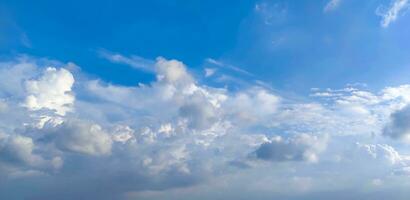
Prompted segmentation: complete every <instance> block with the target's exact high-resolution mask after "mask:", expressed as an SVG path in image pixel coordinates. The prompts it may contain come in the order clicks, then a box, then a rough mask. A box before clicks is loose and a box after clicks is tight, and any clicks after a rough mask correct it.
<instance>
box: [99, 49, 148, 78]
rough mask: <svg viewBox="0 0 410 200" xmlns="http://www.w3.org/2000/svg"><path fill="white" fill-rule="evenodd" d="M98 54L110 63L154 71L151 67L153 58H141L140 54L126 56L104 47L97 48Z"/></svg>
mask: <svg viewBox="0 0 410 200" xmlns="http://www.w3.org/2000/svg"><path fill="white" fill-rule="evenodd" d="M98 55H99V56H101V57H102V58H104V59H107V60H108V61H110V62H112V63H118V64H124V65H128V66H130V67H133V68H135V69H139V70H143V71H147V72H154V70H155V69H154V67H153V66H154V64H155V62H154V61H153V60H149V59H146V58H142V57H140V56H136V55H132V56H129V57H127V56H124V55H122V54H119V53H114V52H110V51H107V50H104V49H103V50H99V51H98Z"/></svg>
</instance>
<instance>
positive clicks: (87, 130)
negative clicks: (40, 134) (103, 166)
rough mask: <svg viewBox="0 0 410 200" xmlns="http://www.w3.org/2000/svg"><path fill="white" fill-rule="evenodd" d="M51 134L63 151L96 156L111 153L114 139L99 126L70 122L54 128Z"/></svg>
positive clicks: (83, 122)
mask: <svg viewBox="0 0 410 200" xmlns="http://www.w3.org/2000/svg"><path fill="white" fill-rule="evenodd" d="M51 134H53V135H54V137H55V142H56V145H57V147H58V148H60V149H62V150H68V151H71V152H76V153H83V154H88V155H96V156H98V155H108V154H110V153H111V146H112V139H111V137H110V135H108V134H107V133H106V132H105V131H104V130H102V128H101V126H99V125H97V124H93V123H89V122H85V121H79V120H69V121H65V122H63V123H62V124H60V125H57V126H56V127H53V128H52V130H51Z"/></svg>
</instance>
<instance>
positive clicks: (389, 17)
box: [376, 0, 409, 28]
mask: <svg viewBox="0 0 410 200" xmlns="http://www.w3.org/2000/svg"><path fill="white" fill-rule="evenodd" d="M408 6H409V4H408V0H392V2H391V5H390V6H389V7H388V8H385V7H382V6H379V7H378V8H377V10H376V14H377V15H379V16H381V17H382V20H381V21H380V25H381V26H382V27H383V28H387V27H388V26H389V25H390V24H391V23H392V22H394V21H396V20H397V18H398V17H399V15H400V14H403V12H404V11H405V10H406V9H407V8H408Z"/></svg>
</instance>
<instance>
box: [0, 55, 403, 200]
mask: <svg viewBox="0 0 410 200" xmlns="http://www.w3.org/2000/svg"><path fill="white" fill-rule="evenodd" d="M40 60H41V62H40ZM129 64H130V65H131V63H129ZM70 65H73V64H72V63H69V64H64V63H61V62H47V61H45V60H44V59H38V58H34V57H29V56H25V57H23V58H22V57H17V58H13V59H9V60H5V61H2V62H0V66H1V68H0V71H1V73H0V78H5V76H10V77H13V79H3V80H5V81H2V82H0V99H1V101H0V103H1V104H0V117H1V119H2V120H1V121H0V169H1V170H0V177H1V178H2V182H0V197H1V198H5V199H13V198H14V196H13V195H16V194H13V193H11V192H10V191H14V190H15V189H16V188H20V187H21V186H24V185H25V183H27V182H30V183H35V185H36V190H30V191H25V192H24V193H21V194H20V195H21V196H19V197H21V198H31V197H36V198H46V197H50V196H53V195H57V197H58V199H70V198H73V197H74V198H80V199H81V198H83V199H84V198H86V199H90V198H91V199H95V198H98V199H134V198H135V199H144V198H145V199H163V198H165V196H167V195H171V194H172V195H175V196H174V197H175V198H178V199H184V198H185V199H192V198H195V195H196V194H205V193H206V195H204V196H203V197H201V198H203V199H207V198H208V199H209V198H216V197H217V196H218V195H219V193H218V190H219V189H221V188H220V187H222V186H221V185H220V184H221V183H222V182H224V183H228V185H226V184H225V186H223V187H226V190H225V191H226V193H225V195H226V197H227V198H234V197H235V194H236V192H234V191H237V188H243V187H245V185H244V184H245V183H246V185H248V186H249V187H248V190H247V191H245V193H246V194H247V195H255V194H256V193H258V192H260V191H261V189H263V191H264V196H265V197H266V199H270V198H279V197H280V196H283V195H285V196H288V197H289V198H290V199H291V198H296V197H295V195H296V196H297V195H308V196H309V195H313V194H315V193H317V192H318V191H323V190H331V189H335V188H336V189H337V190H343V189H345V188H346V187H348V186H349V187H350V186H352V185H351V184H353V185H354V186H357V187H353V188H360V187H359V186H360V185H361V184H362V183H363V182H365V183H366V184H369V187H370V188H373V187H380V185H383V184H386V183H388V182H389V181H390V180H391V178H392V176H393V177H394V179H395V180H399V181H406V179H405V177H406V174H407V171H408V170H407V169H408V168H409V167H410V162H409V159H408V156H407V155H405V154H404V153H402V152H401V149H400V148H398V147H394V146H392V145H389V143H390V140H393V141H396V142H401V141H403V140H402V137H401V136H402V135H404V136H405V135H406V134H408V133H407V129H408V127H407V126H405V125H404V124H403V123H402V122H403V121H405V120H407V118H408V117H407V116H408V113H409V109H408V108H407V107H406V104H408V103H409V102H410V86H408V85H402V86H399V87H386V88H384V89H383V90H381V91H379V92H377V93H373V92H370V91H366V90H362V89H358V88H355V87H353V86H349V87H347V88H343V89H338V90H334V89H326V90H320V89H316V90H314V93H313V94H312V95H311V97H312V99H311V100H310V101H302V100H296V99H289V98H287V97H283V96H280V95H279V94H277V93H275V92H273V91H271V90H268V89H265V88H262V87H260V86H258V85H253V86H249V87H245V88H242V89H239V90H235V91H230V90H229V89H227V88H217V87H212V86H209V85H206V84H203V83H200V82H198V81H197V80H196V78H195V76H194V75H192V74H190V73H189V70H188V67H187V66H186V65H185V64H184V63H183V62H181V61H178V60H173V59H165V58H162V57H158V58H157V60H156V61H155V62H154V64H153V65H152V67H153V69H154V72H155V74H156V77H157V79H156V80H155V81H153V82H151V83H147V84H140V85H139V86H121V85H113V84H110V83H105V82H103V81H101V80H96V79H92V78H80V79H78V78H77V76H81V77H87V76H86V75H80V74H78V73H81V72H76V73H74V72H72V71H70V68H72V67H70ZM12 83H23V84H12ZM13 91H15V92H14V93H13ZM90 97H92V98H90ZM28 102H30V103H28ZM33 102H35V103H33ZM391 116H392V117H391ZM399 136H400V137H399ZM369 138H373V139H374V140H370V139H369ZM95 166H100V167H99V168H96V167H95ZM330 166H331V167H330ZM324 167H325V168H326V169H327V170H326V171H323V173H322V171H321V170H319V169H323V168H324ZM346 167H347V168H349V169H351V170H349V171H346ZM260 171H264V172H266V173H264V174H265V175H264V176H263V177H262V176H261V175H262V174H261V173H260ZM221 173H222V174H221ZM341 174H343V176H341ZM359 174H360V176H359ZM285 177H287V178H285ZM329 178H331V180H332V183H336V184H329V182H328V181H329ZM97 180H98V181H97ZM346 180H348V182H349V185H348V186H347V185H346V182H345V181H346ZM284 184H286V185H288V186H289V187H290V188H289V189H287V190H283V191H280V192H279V191H278V190H277V188H278V186H280V185H284ZM355 184H356V185H355ZM390 184H394V183H390ZM108 186H110V187H108ZM111 186H112V187H111ZM84 187H87V191H84V190H83V188H84ZM101 188H104V190H103V191H101ZM210 188H213V190H212V191H215V192H210V193H209V189H210ZM218 188H219V189H218ZM349 190H352V192H353V193H355V192H356V193H357V192H361V191H360V189H349ZM189 191H191V192H189ZM192 191H194V192H192ZM207 191H208V192H207ZM181 192H182V193H183V194H182V193H181ZM67 194H70V195H67ZM164 195H165V196H164ZM57 197H56V198H57ZM201 198H200V199H201ZM346 198H347V196H346ZM14 199H16V198H14ZM262 199H263V198H262Z"/></svg>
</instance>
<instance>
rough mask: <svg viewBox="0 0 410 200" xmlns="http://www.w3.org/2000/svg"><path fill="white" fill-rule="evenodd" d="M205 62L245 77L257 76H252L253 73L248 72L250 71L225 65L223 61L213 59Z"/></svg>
mask: <svg viewBox="0 0 410 200" xmlns="http://www.w3.org/2000/svg"><path fill="white" fill-rule="evenodd" d="M205 61H206V62H208V63H211V64H213V65H215V66H217V67H221V68H225V69H229V70H232V71H235V72H238V73H240V74H243V75H247V76H255V75H254V74H252V73H250V72H248V71H246V70H244V69H241V68H240V67H237V66H234V65H230V64H226V63H223V62H221V61H218V60H215V59H213V58H207V59H206V60H205Z"/></svg>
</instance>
